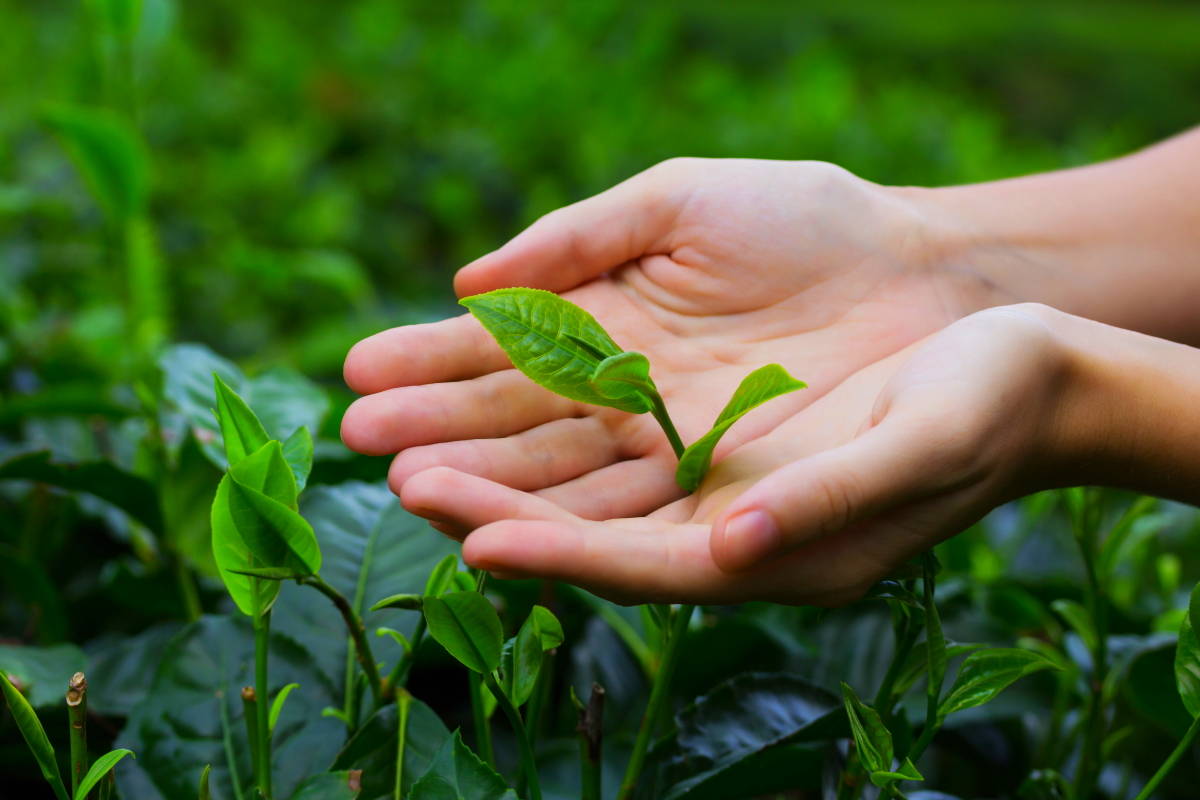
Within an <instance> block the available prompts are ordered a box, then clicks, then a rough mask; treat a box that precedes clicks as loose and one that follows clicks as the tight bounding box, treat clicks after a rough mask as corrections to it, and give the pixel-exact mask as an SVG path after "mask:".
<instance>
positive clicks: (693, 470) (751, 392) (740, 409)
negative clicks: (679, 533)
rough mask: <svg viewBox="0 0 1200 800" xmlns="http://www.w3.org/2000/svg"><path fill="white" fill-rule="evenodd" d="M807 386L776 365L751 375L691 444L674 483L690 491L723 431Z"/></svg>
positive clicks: (693, 488) (680, 460) (698, 478)
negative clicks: (750, 413) (773, 401)
mask: <svg viewBox="0 0 1200 800" xmlns="http://www.w3.org/2000/svg"><path fill="white" fill-rule="evenodd" d="M806 385H807V384H805V383H804V382H803V381H798V380H796V379H795V378H793V377H792V376H791V375H789V374H788V373H787V370H785V369H784V368H783V367H781V366H779V365H778V364H768V365H767V366H765V367H760V368H758V369H756V370H754V372H751V373H750V374H749V375H747V376H746V378H745V379H744V380H743V381H742V383H741V385H739V386H738V388H737V390H736V391H735V392H734V393H733V397H732V398H730V400H729V403H728V404H727V405H726V406H725V408H724V410H722V411H721V413H720V414H719V415H718V416H717V420H716V422H714V423H713V426H712V430H710V431H709V432H708V433H706V434H704V436H702V437H701V438H700V439H698V440H697V441H695V442H693V443H692V444H691V445H690V446H689V447H688V448H687V449H686V450H684V451H683V455H682V456H681V457H680V459H679V466H678V467H676V468H675V482H676V483H678V484H679V486H680V487H681V488H682V489H684V490H686V491H689V492H691V491H694V490H695V489H696V487H697V486H699V485H700V481H702V480H703V479H704V475H705V474H706V473H707V472H708V468H709V466H711V464H712V457H713V450H714V449H716V446H717V442H719V441H720V440H721V437H722V436H724V435H725V432H726V431H728V430H729V428H730V427H732V426H733V423H735V422H737V421H738V420H739V419H741V418H742V417H743V416H745V415H746V414H747V413H748V412H749V411H751V410H752V409H754V408H757V407H758V406H760V405H762V404H763V403H765V402H767V401H768V400H771V399H772V398H775V397H779V396H780V395H784V394H788V393H789V392H794V391H796V390H797V389H803V388H804V387H805V386H806Z"/></svg>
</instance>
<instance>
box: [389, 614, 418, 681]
mask: <svg viewBox="0 0 1200 800" xmlns="http://www.w3.org/2000/svg"><path fill="white" fill-rule="evenodd" d="M424 639H425V615H424V614H422V615H421V616H420V617H419V618H417V625H416V627H415V628H413V635H412V640H411V641H410V642H409V646H408V651H407V652H405V653H404V655H402V656H400V658H399V660H397V661H396V666H394V667H392V671H391V672H390V673H388V676H387V678H386V679H385V684H386V688H387V691H389V692H394V691H399V690H400V689H403V688H404V686H405V684H407V683H408V673H409V671H411V670H412V665H413V661H414V660H415V659H416V657H417V648H418V647H420V646H421V642H422V641H424Z"/></svg>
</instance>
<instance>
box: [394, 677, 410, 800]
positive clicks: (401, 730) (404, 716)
mask: <svg viewBox="0 0 1200 800" xmlns="http://www.w3.org/2000/svg"><path fill="white" fill-rule="evenodd" d="M411 706H412V695H411V694H409V693H408V692H406V691H405V690H404V689H403V688H397V689H396V710H397V712H398V713H397V717H398V721H397V723H396V724H397V725H398V726H399V727H397V729H396V785H395V791H394V792H393V794H392V796H393V800H403V788H404V747H405V744H406V743H407V741H408V710H409V708H411Z"/></svg>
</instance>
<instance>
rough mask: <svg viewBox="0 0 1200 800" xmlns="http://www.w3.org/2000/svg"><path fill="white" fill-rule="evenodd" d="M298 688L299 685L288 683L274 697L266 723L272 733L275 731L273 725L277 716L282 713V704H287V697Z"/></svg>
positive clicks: (277, 718)
mask: <svg viewBox="0 0 1200 800" xmlns="http://www.w3.org/2000/svg"><path fill="white" fill-rule="evenodd" d="M299 688H300V684H298V683H289V684H288V685H287V686H285V687H283V688H282V689H280V690H279V693H278V694H276V695H275V699H274V700H273V701H272V702H271V714H270V717H269V723H268V727H269V728H270V729H271V730H272V731H273V730H275V723H276V722H277V721H278V720H279V715H280V714H281V713H283V704H284V703H285V702H287V697H288V695H289V694H291V693H292V692H293V691H294V690H296V689H299Z"/></svg>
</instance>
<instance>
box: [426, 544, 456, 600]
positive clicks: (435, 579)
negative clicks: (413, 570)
mask: <svg viewBox="0 0 1200 800" xmlns="http://www.w3.org/2000/svg"><path fill="white" fill-rule="evenodd" d="M457 571H458V554H457V553H450V554H449V555H447V556H446V557H445V558H443V559H442V560H441V561H439V562H438V563H437V566H436V567H434V568H433V570H432V571H431V572H430V573H429V578H428V579H427V580H426V581H425V594H426V595H427V596H432V597H441V596H442V595H444V594H445V593H446V592H447V591H448V590H449V589H450V587H451V586H452V585H453V584H454V573H455V572H457Z"/></svg>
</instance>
